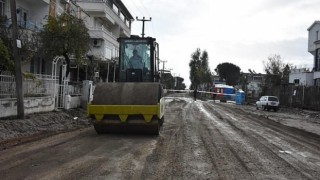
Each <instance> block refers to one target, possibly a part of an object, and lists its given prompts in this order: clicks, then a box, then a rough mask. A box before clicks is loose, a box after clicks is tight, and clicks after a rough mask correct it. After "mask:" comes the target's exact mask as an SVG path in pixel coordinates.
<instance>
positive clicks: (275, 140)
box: [0, 93, 320, 180]
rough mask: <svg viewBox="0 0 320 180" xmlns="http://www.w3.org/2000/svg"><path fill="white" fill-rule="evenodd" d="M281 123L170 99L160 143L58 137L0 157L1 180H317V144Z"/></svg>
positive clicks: (88, 131) (77, 134) (312, 136)
mask: <svg viewBox="0 0 320 180" xmlns="http://www.w3.org/2000/svg"><path fill="white" fill-rule="evenodd" d="M250 111H252V112H250ZM284 117H285V115H284V114H283V113H281V110H280V112H265V111H261V110H260V111H257V110H255V109H254V108H253V107H252V108H249V109H248V108H247V109H244V108H242V107H239V106H237V105H234V104H225V103H217V102H216V103H215V102H213V101H201V100H197V101H194V100H193V99H192V98H191V97H189V96H188V95H187V94H182V93H181V94H173V95H171V96H169V97H166V115H165V123H164V125H163V127H162V129H161V134H160V136H143V135H114V134H105V135H97V134H96V133H95V131H94V130H93V128H92V127H89V128H83V129H80V130H75V131H72V132H66V133H61V134H58V135H54V136H50V137H47V138H44V139H41V140H37V141H33V142H29V143H25V144H22V145H19V146H15V147H11V148H9V149H5V150H2V151H0V177H1V179H10V180H11V179H148V180H149V179H151V180H152V179H320V136H319V135H318V134H317V133H313V132H307V131H305V130H304V129H303V128H299V127H298V125H293V126H287V125H285V123H287V122H288V121H285V120H284ZM295 118H296V119H297V121H299V119H298V116H295ZM301 118H304V117H301ZM290 119H291V118H289V120H290ZM300 120H301V121H302V119H300ZM313 121H314V122H315V123H313ZM313 121H312V122H310V123H311V125H310V126H312V124H314V125H315V126H314V127H315V128H314V131H315V132H316V131H317V130H319V129H317V127H319V124H318V123H317V122H316V120H313ZM282 122H285V123H282ZM310 123H309V124H310ZM289 124H290V123H289ZM291 124H294V123H291ZM312 127H313V126H312ZM318 132H319V131H318Z"/></svg>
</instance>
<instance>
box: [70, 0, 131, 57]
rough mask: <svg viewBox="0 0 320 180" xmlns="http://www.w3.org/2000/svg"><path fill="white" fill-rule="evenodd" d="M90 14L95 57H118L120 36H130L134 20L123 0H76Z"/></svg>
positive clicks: (87, 20) (88, 18)
mask: <svg viewBox="0 0 320 180" xmlns="http://www.w3.org/2000/svg"><path fill="white" fill-rule="evenodd" d="M75 2H76V3H77V5H79V6H80V7H81V8H82V9H83V10H84V11H85V12H86V13H87V14H88V16H87V17H86V18H85V23H86V26H87V27H88V29H89V34H90V37H91V46H92V48H91V52H90V53H92V55H93V56H94V58H96V59H100V60H102V61H110V60H114V59H117V58H118V54H119V43H118V42H117V38H118V37H130V34H131V22H132V21H133V20H134V18H133V17H132V15H131V14H130V12H129V11H128V9H127V8H126V6H125V5H124V4H123V3H122V1H121V0H76V1H75Z"/></svg>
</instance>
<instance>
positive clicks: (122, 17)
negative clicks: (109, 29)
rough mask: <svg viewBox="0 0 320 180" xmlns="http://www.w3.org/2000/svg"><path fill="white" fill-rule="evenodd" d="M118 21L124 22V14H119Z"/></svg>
mask: <svg viewBox="0 0 320 180" xmlns="http://www.w3.org/2000/svg"><path fill="white" fill-rule="evenodd" d="M120 19H121V20H122V21H123V22H124V21H125V17H124V14H123V13H122V12H121V13H120Z"/></svg>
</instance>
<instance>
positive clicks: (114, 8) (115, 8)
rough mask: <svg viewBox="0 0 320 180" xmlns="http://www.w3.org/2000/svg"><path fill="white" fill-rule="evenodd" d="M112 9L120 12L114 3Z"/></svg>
mask: <svg viewBox="0 0 320 180" xmlns="http://www.w3.org/2000/svg"><path fill="white" fill-rule="evenodd" d="M112 10H113V11H114V12H115V13H117V14H118V11H119V8H118V7H117V6H116V5H115V4H113V5H112Z"/></svg>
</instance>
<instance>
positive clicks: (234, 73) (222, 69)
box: [215, 62, 241, 86]
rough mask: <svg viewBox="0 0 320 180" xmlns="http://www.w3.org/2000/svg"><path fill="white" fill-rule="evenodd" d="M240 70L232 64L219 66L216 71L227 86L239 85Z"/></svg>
mask: <svg viewBox="0 0 320 180" xmlns="http://www.w3.org/2000/svg"><path fill="white" fill-rule="evenodd" d="M240 70H241V69H240V68H239V67H238V66H236V65H234V64H232V63H228V62H226V63H221V64H218V66H217V67H216V69H215V71H216V73H217V74H218V75H219V76H220V78H222V79H225V80H226V84H227V85H231V86H234V85H237V84H238V81H239V78H240Z"/></svg>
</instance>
